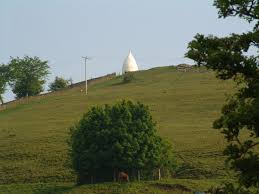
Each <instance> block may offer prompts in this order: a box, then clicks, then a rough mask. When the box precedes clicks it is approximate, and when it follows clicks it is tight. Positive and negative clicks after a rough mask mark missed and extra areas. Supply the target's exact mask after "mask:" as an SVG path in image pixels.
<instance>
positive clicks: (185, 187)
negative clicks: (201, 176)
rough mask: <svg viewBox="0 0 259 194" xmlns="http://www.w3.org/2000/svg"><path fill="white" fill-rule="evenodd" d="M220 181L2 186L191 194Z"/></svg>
mask: <svg viewBox="0 0 259 194" xmlns="http://www.w3.org/2000/svg"><path fill="white" fill-rule="evenodd" d="M216 183H218V184H219V183H220V182H219V180H209V181H205V180H188V179H174V180H169V181H160V182H155V181H153V182H152V181H149V182H133V183H121V184H120V183H102V184H94V185H82V186H76V185H75V184H74V183H30V184H9V185H0V193H3V194H9V193H10V194H32V193H33V194H46V193H55V194H58V193H66V194H79V193H87V194H91V193H95V194H120V193H123V194H169V193H175V194H191V193H193V192H194V191H206V190H208V189H209V188H210V187H211V186H212V185H215V184H216Z"/></svg>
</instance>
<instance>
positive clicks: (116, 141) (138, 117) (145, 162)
mask: <svg viewBox="0 0 259 194" xmlns="http://www.w3.org/2000/svg"><path fill="white" fill-rule="evenodd" d="M70 131H71V139H70V142H69V144H70V147H71V159H72V166H73V169H74V170H75V172H76V173H77V175H78V183H79V184H82V183H89V182H102V181H112V180H116V179H117V174H118V172H120V171H124V172H126V173H128V174H129V175H130V180H132V179H135V178H136V175H137V174H139V172H140V171H141V172H145V173H146V172H153V171H154V170H157V169H160V168H161V169H163V170H162V171H164V169H170V168H171V167H172V164H173V162H172V161H173V160H172V152H171V146H170V144H169V143H168V142H165V141H164V140H163V139H162V138H161V137H159V136H158V135H157V133H156V128H155V123H154V122H153V119H152V117H151V115H150V113H149V110H148V107H147V106H145V105H143V104H141V103H136V104H134V103H132V102H130V101H122V102H119V103H117V104H115V105H113V106H110V105H105V106H104V107H100V106H96V107H92V108H91V109H90V110H89V111H88V112H87V113H86V114H84V115H83V118H82V119H81V120H80V121H79V122H78V123H77V124H76V125H75V126H73V127H72V128H71V129H70Z"/></svg>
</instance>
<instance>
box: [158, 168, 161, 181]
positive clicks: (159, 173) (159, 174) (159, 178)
mask: <svg viewBox="0 0 259 194" xmlns="http://www.w3.org/2000/svg"><path fill="white" fill-rule="evenodd" d="M158 180H159V181H160V180H161V171H160V168H159V169H158Z"/></svg>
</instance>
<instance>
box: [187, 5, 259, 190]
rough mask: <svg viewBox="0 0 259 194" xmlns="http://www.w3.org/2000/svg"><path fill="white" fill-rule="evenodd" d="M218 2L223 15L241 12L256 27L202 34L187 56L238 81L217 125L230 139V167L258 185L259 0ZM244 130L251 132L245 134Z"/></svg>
mask: <svg viewBox="0 0 259 194" xmlns="http://www.w3.org/2000/svg"><path fill="white" fill-rule="evenodd" d="M214 5H215V6H216V7H217V8H218V10H219V17H224V18H225V17H228V16H238V17H240V18H242V19H245V20H247V21H248V22H252V24H254V26H253V29H252V30H251V31H250V32H247V33H243V34H231V35H229V36H227V37H223V38H218V37H215V36H212V35H210V36H208V37H206V36H204V35H201V34H198V35H196V36H195V39H194V40H193V41H191V42H190V43H189V45H188V52H187V54H186V56H188V57H189V58H191V59H193V60H195V61H197V62H200V64H203V65H205V66H206V67H208V68H210V69H213V70H214V71H216V74H217V77H218V78H219V79H222V80H227V79H233V80H234V81H235V83H236V84H237V86H238V90H237V92H236V93H235V94H234V95H232V96H231V97H230V98H229V99H228V101H227V104H225V105H224V106H223V108H222V115H221V116H220V118H219V119H217V120H216V121H215V122H214V123H213V126H214V128H216V129H220V130H221V132H222V133H223V134H224V135H225V138H226V140H227V141H228V142H229V144H228V146H227V147H226V149H225V151H224V154H225V155H227V156H228V160H227V161H228V164H229V165H230V167H231V168H232V169H234V170H235V171H236V172H237V173H238V178H239V183H240V185H244V186H246V187H251V186H258V185H259V154H258V152H257V151H256V149H257V150H258V147H259V69H258V66H259V57H258V52H259V30H258V29H257V28H258V24H259V1H258V0H215V1H214ZM250 51H254V53H255V54H251V52H250ZM256 52H257V54H256ZM193 53H195V54H193ZM197 56H199V57H197ZM244 133H246V134H249V136H246V135H241V134H244Z"/></svg>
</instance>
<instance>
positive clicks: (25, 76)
mask: <svg viewBox="0 0 259 194" xmlns="http://www.w3.org/2000/svg"><path fill="white" fill-rule="evenodd" d="M8 65H9V69H10V86H11V87H12V91H13V93H14V94H16V97H17V98H21V97H25V96H33V95H37V94H39V93H40V92H42V91H43V84H44V83H45V82H46V77H47V75H48V74H49V71H48V69H49V66H48V62H47V61H42V60H40V59H39V58H38V57H29V56H25V57H24V58H19V57H16V58H12V57H11V60H10V62H9V63H8Z"/></svg>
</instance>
